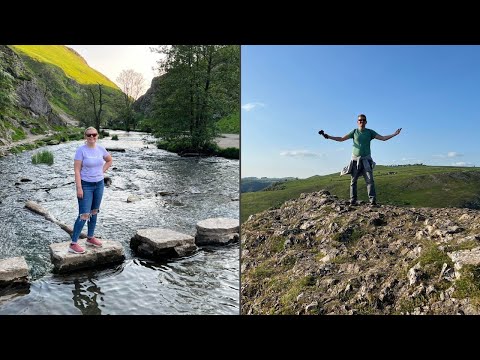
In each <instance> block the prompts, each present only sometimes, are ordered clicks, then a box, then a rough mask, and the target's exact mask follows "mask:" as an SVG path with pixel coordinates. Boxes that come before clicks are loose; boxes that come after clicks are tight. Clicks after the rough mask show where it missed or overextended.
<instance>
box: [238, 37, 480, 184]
mask: <svg viewBox="0 0 480 360" xmlns="http://www.w3.org/2000/svg"><path fill="white" fill-rule="evenodd" d="M241 80H242V90H241V91H242V93H241V96H242V111H241V119H242V120H241V121H242V124H241V126H242V127H241V176H242V177H247V176H257V177H262V176H266V177H286V176H294V177H299V178H307V177H310V176H313V175H326V174H331V173H335V172H339V171H340V170H341V168H343V167H344V166H345V165H346V164H347V163H348V162H349V160H350V156H351V150H352V140H347V141H344V142H336V141H332V140H326V139H324V138H323V137H322V136H320V135H318V131H319V130H320V129H323V130H325V132H327V133H328V134H329V135H332V136H343V135H345V134H347V133H348V132H350V131H351V130H353V129H354V128H356V127H357V123H356V119H357V115H358V114H360V113H363V114H366V116H367V120H368V123H367V128H370V129H373V130H375V131H376V132H378V133H379V134H380V135H390V134H392V133H394V132H395V130H396V129H397V128H400V127H401V128H402V132H401V134H400V135H399V136H397V137H394V138H392V139H390V140H388V141H379V140H372V143H371V150H372V157H373V159H374V160H375V162H376V163H377V164H380V165H391V164H412V163H423V164H426V165H457V166H479V165H480V46H460V45H454V46H451V45H450V46H447V45H445V46H433V45H415V46H413V45H412V46H406V45H395V46H393V45H391V46H390V45H388V46H385V45H375V46H362V45H355V46H343V45H342V46H325V45H318V46H299V45H295V46H278V45H272V46H260V45H252V46H250V45H247V46H242V79H241Z"/></svg>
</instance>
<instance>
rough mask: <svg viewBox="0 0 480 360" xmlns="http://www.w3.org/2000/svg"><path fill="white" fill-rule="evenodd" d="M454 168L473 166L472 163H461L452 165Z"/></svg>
mask: <svg viewBox="0 0 480 360" xmlns="http://www.w3.org/2000/svg"><path fill="white" fill-rule="evenodd" d="M452 165H453V166H473V164H472V163H470V162H465V161H459V162H456V163H452Z"/></svg>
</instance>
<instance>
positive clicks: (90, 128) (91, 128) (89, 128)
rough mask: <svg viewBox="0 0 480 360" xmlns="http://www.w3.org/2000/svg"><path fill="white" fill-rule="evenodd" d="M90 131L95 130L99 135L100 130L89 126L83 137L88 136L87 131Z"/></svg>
mask: <svg viewBox="0 0 480 360" xmlns="http://www.w3.org/2000/svg"><path fill="white" fill-rule="evenodd" d="M88 130H95V132H96V133H97V134H98V130H97V129H95V128H94V127H93V126H89V127H87V128H86V129H85V131H84V132H83V136H87V131H88Z"/></svg>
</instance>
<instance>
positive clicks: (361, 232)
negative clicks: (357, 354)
mask: <svg viewBox="0 0 480 360" xmlns="http://www.w3.org/2000/svg"><path fill="white" fill-rule="evenodd" d="M241 56H242V58H241V185H240V192H241V195H240V224H241V259H240V268H241V294H240V297H241V303H240V308H241V309H240V311H241V314H243V315H267V314H270V315H367V314H372V315H373V314H375V315H421V314H428V315H434V314H442V315H455V314H462V315H463V314H467V315H468V314H480V213H479V209H480V168H479V167H478V166H479V165H480V150H479V145H478V144H479V143H480V140H479V138H480V106H479V104H480V87H479V84H480V66H479V64H480V46H463V45H441V46H440V45H438V46H437V45H435V46H433V45H374V46H362V45H349V46H346V45H342V46H340V45H332V46H327V45H309V46H298V45H295V46H274V45H271V46H260V45H245V46H242V48H241Z"/></svg>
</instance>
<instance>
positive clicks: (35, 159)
mask: <svg viewBox="0 0 480 360" xmlns="http://www.w3.org/2000/svg"><path fill="white" fill-rule="evenodd" d="M32 163H33V164H48V165H52V164H53V154H52V153H51V152H50V151H48V150H43V151H41V152H38V153H35V154H33V155H32Z"/></svg>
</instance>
